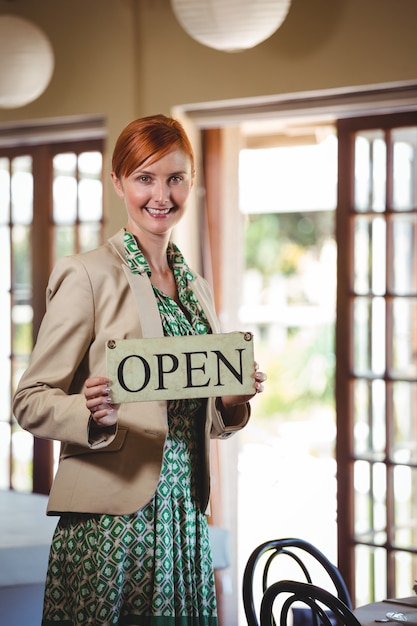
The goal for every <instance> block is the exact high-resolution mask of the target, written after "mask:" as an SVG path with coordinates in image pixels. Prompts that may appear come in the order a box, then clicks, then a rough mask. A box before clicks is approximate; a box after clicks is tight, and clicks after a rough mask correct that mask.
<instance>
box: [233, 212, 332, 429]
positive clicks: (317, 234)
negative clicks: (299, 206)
mask: <svg viewBox="0 0 417 626" xmlns="http://www.w3.org/2000/svg"><path fill="white" fill-rule="evenodd" d="M333 229H334V214H333V212H331V211H321V212H314V213H306V214H301V213H283V214H282V213H281V214H275V213H274V214H256V215H249V216H247V222H246V232H245V243H246V246H245V250H246V258H245V263H246V269H247V270H253V269H256V270H258V271H259V272H260V273H261V274H262V276H263V277H264V281H265V282H266V281H267V280H268V278H269V277H270V276H272V275H274V274H278V275H280V276H281V277H284V279H286V280H290V279H291V280H292V281H294V279H295V280H297V278H299V281H298V282H299V284H300V285H302V282H303V272H304V271H305V268H306V266H307V265H308V262H309V258H311V257H312V256H315V257H316V258H318V257H319V255H320V250H321V248H322V246H323V244H324V243H325V242H326V241H329V240H333V238H334V237H333ZM296 297H297V299H298V303H302V302H303V303H305V302H306V300H307V296H306V295H305V294H303V293H302V288H301V287H300V288H299V290H297V296H296ZM306 322H308V320H306ZM257 352H258V354H259V357H258V358H259V360H262V368H263V369H264V370H265V371H266V372H267V374H268V383H267V386H266V393H264V394H262V395H261V396H260V397H259V398H258V399H257V414H259V415H261V416H262V417H263V418H267V419H271V418H272V417H273V418H274V419H278V420H289V419H293V420H294V419H306V414H307V415H308V414H309V413H313V412H314V410H315V409H317V408H320V407H326V408H328V407H331V408H334V367H335V357H334V327H333V325H332V324H331V325H329V324H323V325H317V326H311V327H309V326H308V325H306V327H302V328H297V327H291V328H289V329H287V340H286V342H285V345H284V346H283V347H282V349H281V350H279V351H277V350H272V349H271V347H270V346H269V344H268V341H267V340H265V342H262V341H261V345H260V346H259V347H258V351H257Z"/></svg>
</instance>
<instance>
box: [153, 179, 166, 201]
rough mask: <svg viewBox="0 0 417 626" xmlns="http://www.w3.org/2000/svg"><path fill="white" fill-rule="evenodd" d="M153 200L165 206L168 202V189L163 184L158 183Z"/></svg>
mask: <svg viewBox="0 0 417 626" xmlns="http://www.w3.org/2000/svg"><path fill="white" fill-rule="evenodd" d="M155 199H156V201H157V202H158V203H159V204H167V203H168V202H169V188H168V185H167V184H165V183H160V184H159V185H158V186H157V188H156V190H155Z"/></svg>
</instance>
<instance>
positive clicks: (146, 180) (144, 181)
mask: <svg viewBox="0 0 417 626" xmlns="http://www.w3.org/2000/svg"><path fill="white" fill-rule="evenodd" d="M138 180H139V181H140V182H141V183H149V180H150V177H149V176H138Z"/></svg>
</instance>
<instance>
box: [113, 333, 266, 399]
mask: <svg viewBox="0 0 417 626" xmlns="http://www.w3.org/2000/svg"><path fill="white" fill-rule="evenodd" d="M106 360H107V376H108V377H109V378H110V381H111V395H112V399H113V402H115V403H121V402H141V401H148V400H175V399H178V398H208V397H210V396H224V395H248V394H251V393H253V392H254V382H255V381H254V353H253V335H252V333H248V332H247V333H243V332H233V333H223V334H218V335H187V336H182V337H155V338H147V339H110V340H108V341H107V343H106Z"/></svg>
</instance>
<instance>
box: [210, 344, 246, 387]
mask: <svg viewBox="0 0 417 626" xmlns="http://www.w3.org/2000/svg"><path fill="white" fill-rule="evenodd" d="M244 350H245V348H237V349H236V352H238V353H239V366H240V373H239V372H238V371H237V370H236V369H235V368H234V367H233V365H232V364H231V363H230V361H228V359H226V357H225V356H224V354H223V353H222V352H220V350H213V352H214V354H216V355H217V383H216V385H215V386H216V387H222V386H223V383H222V382H221V380H220V378H221V376H220V362H222V363H224V365H225V366H226V367H227V369H228V370H229V371H230V372H231V373H232V374H233V376H234V377H235V378H236V379H237V380H238V381H239V382H240V384H242V383H243V371H242V353H243V352H244Z"/></svg>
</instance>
